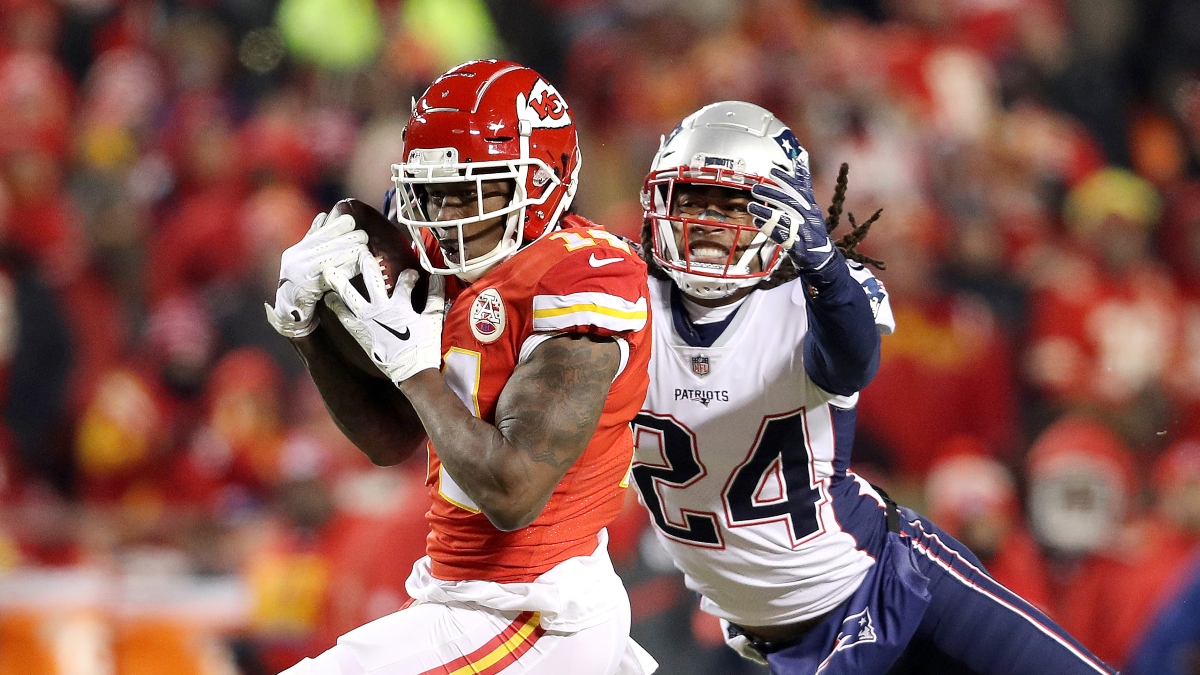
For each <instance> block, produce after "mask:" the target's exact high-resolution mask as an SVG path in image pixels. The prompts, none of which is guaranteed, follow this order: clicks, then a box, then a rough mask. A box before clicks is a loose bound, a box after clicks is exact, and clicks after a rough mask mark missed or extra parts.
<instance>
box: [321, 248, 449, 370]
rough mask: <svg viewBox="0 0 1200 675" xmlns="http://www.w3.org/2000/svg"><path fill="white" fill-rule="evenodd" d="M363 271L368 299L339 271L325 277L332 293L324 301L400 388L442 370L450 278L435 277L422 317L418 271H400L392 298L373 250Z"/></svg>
mask: <svg viewBox="0 0 1200 675" xmlns="http://www.w3.org/2000/svg"><path fill="white" fill-rule="evenodd" d="M359 266H360V269H361V270H362V275H363V281H364V282H365V283H366V286H367V295H368V296H369V299H368V298H364V297H363V296H362V295H360V294H359V292H358V291H356V290H354V287H353V286H351V285H350V277H349V275H347V274H346V273H345V272H343V271H342V270H341V269H339V268H336V267H327V268H325V271H324V273H323V275H324V277H325V281H326V283H328V284H329V287H330V288H331V289H332V290H333V293H332V294H329V295H326V296H325V304H327V305H329V308H330V309H332V310H333V311H334V313H335V314H337V318H338V320H339V321H341V322H342V325H343V326H345V327H346V330H347V331H349V332H350V334H351V335H353V336H354V339H355V341H357V342H358V344H359V346H361V347H362V348H363V351H365V352H366V353H367V356H368V357H370V359H371V361H372V362H373V363H374V364H375V365H376V366H378V368H379V370H380V371H381V372H383V374H384V375H387V377H388V379H389V380H391V381H392V382H393V383H395V384H400V383H401V382H403V381H404V380H407V379H408V378H410V377H412V376H413V375H415V374H417V373H418V372H420V371H422V370H426V369H428V368H440V367H441V365H442V319H443V317H444V316H445V312H446V301H445V287H446V282H445V279H443V278H442V277H440V276H432V277H430V279H429V297H428V299H427V300H426V301H425V310H424V311H422V312H421V313H420V314H417V313H416V312H415V311H414V310H413V307H412V290H413V287H414V286H416V284H417V271H416V270H404V271H403V272H401V273H400V276H399V278H398V279H397V280H396V288H395V289H393V291H392V295H391V297H388V293H387V282H386V281H385V280H384V278H383V272H382V271H381V270H380V269H379V265H378V263H377V262H376V260H375V258H374V257H372V256H371V253H370V251H364V252H363V253H362V254H361V255H360V258H359ZM335 294H336V295H335Z"/></svg>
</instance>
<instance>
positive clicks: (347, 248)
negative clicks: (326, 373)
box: [264, 213, 367, 338]
mask: <svg viewBox="0 0 1200 675" xmlns="http://www.w3.org/2000/svg"><path fill="white" fill-rule="evenodd" d="M366 244H367V233H366V232H363V231H362V230H356V229H354V217H353V216H351V215H350V214H342V215H340V216H338V217H337V218H334V219H333V220H329V217H328V214H325V213H321V214H318V215H317V217H316V218H314V219H313V222H312V226H311V227H309V228H308V232H307V233H306V234H305V235H304V238H303V239H301V240H300V241H299V242H297V243H296V244H294V245H292V247H291V248H289V249H287V250H286V251H284V252H283V256H282V258H281V259H280V265H279V287H278V289H277V290H276V291H275V306H274V307H272V306H270V305H267V304H265V303H264V306H265V307H266V309H267V321H268V322H270V324H271V326H272V327H273V328H274V329H275V330H276V331H277V332H278V333H279V334H280V335H282V336H284V337H289V338H300V337H304V336H305V335H309V334H310V333H312V332H313V331H314V330H316V329H317V321H316V318H315V316H314V312H315V311H316V307H317V301H318V300H320V299H321V296H322V295H324V294H325V292H326V291H328V290H330V288H329V286H328V285H327V284H326V282H325V279H324V278H323V277H322V276H321V271H322V270H324V269H326V268H336V269H338V270H341V271H342V272H344V273H345V274H346V275H347V277H349V276H353V275H355V274H358V271H359V270H358V265H359V259H360V257H361V254H362V253H363V252H366V251H367V245H366Z"/></svg>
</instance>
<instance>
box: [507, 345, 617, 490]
mask: <svg viewBox="0 0 1200 675" xmlns="http://www.w3.org/2000/svg"><path fill="white" fill-rule="evenodd" d="M529 365H530V366H533V367H532V368H527V369H524V372H522V373H521V381H520V382H518V383H512V382H510V385H513V384H516V385H517V386H509V387H507V388H506V390H505V396H504V397H502V401H501V405H500V406H498V409H499V408H503V409H504V410H511V411H513V413H512V415H511V416H509V417H504V418H502V419H499V420H497V422H498V423H497V427H498V428H499V429H500V431H501V432H502V433H503V434H504V436H505V437H506V438H508V439H509V441H510V442H512V443H513V444H514V445H516V446H517V447H519V448H522V449H523V450H524V452H525V453H526V454H527V455H528V456H529V458H530V459H532V460H533V461H535V462H538V463H541V464H547V465H549V466H551V467H554V468H556V469H558V470H563V469H565V468H567V467H569V466H570V465H571V464H573V463H574V462H575V460H576V459H577V458H578V457H579V455H580V454H581V453H582V452H583V450H584V449H585V448H586V447H587V445H588V443H589V442H590V441H591V437H592V434H593V433H594V432H595V430H596V424H597V422H599V420H600V414H601V413H602V412H603V411H604V402H605V400H606V399H607V398H608V389H609V386H610V385H611V383H612V380H613V378H614V377H615V376H616V373H617V368H618V366H619V365H620V350H619V348H617V346H616V344H615V343H614V342H613V341H612V340H610V339H607V338H594V337H590V336H564V337H561V338H554V339H551V340H548V341H546V342H545V343H543V344H542V345H540V346H539V347H538V349H537V350H536V351H535V352H534V359H533V360H532V361H531V362H530V363H529ZM503 399H507V400H503Z"/></svg>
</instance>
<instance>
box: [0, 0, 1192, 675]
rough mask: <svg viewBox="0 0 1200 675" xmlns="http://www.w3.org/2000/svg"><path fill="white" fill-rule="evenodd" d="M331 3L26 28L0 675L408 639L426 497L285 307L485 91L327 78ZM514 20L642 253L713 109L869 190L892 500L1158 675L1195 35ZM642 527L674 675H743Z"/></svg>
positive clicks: (15, 120) (573, 11) (597, 1)
mask: <svg viewBox="0 0 1200 675" xmlns="http://www.w3.org/2000/svg"><path fill="white" fill-rule="evenodd" d="M300 4H302V3H300V2H293V3H288V2H285V3H276V2H273V1H270V0H259V1H257V2H244V3H238V2H223V1H221V0H171V1H165V0H164V1H154V0H94V1H84V0H62V1H60V2H51V1H49V0H0V27H2V33H0V408H2V410H3V416H2V417H0V513H2V514H3V515H2V517H0V675H9V674H10V673H22V674H28V673H46V674H47V675H50V674H53V673H66V672H71V673H72V675H74V673H75V672H87V673H91V672H97V673H101V672H115V673H118V674H120V675H129V674H131V673H143V672H155V673H180V674H188V675H191V674H192V673H195V674H196V675H199V674H201V673H208V672H229V671H228V670H226V671H218V670H215V669H213V668H216V666H213V665H212V664H213V663H227V664H231V665H230V667H234V668H237V669H240V672H244V673H266V672H270V673H274V672H278V670H280V669H282V668H285V667H287V666H289V665H291V663H294V662H295V661H296V660H298V659H299V658H300V657H302V656H305V655H313V654H316V653H318V652H320V651H321V650H323V649H324V648H326V647H328V646H329V645H330V644H332V641H333V639H334V638H335V637H336V636H337V635H339V634H340V633H342V632H344V631H345V630H348V629H349V628H351V627H354V626H356V625H359V624H361V623H363V622H364V621H366V620H368V619H370V618H374V617H377V616H381V615H383V614H386V613H388V612H391V611H394V610H395V609H398V608H399V607H400V606H401V604H403V602H404V601H405V600H406V595H405V593H404V579H405V578H406V577H407V575H408V572H409V569H410V567H411V563H412V561H413V560H415V559H416V558H417V557H419V556H420V555H422V554H423V550H424V534H425V532H426V526H425V522H424V518H423V514H424V511H425V508H426V506H427V497H426V495H425V492H424V488H423V485H422V480H423V475H422V474H423V468H424V467H423V466H422V465H421V462H419V461H418V462H417V463H416V464H415V465H411V466H409V465H406V466H404V467H401V468H400V469H398V470H396V469H393V470H382V469H377V468H374V467H372V466H371V464H370V462H368V461H367V460H366V459H365V458H364V457H363V456H362V455H361V454H360V453H358V452H357V451H356V450H355V449H354V448H353V446H351V445H350V444H349V443H348V441H346V439H345V438H344V437H343V436H342V435H341V433H340V432H339V431H338V430H337V428H336V427H335V426H334V425H333V423H332V421H331V420H330V419H329V417H328V415H327V414H326V412H325V411H324V409H323V407H322V405H321V402H320V398H319V396H318V395H317V394H316V392H315V389H314V388H313V386H312V384H311V381H310V380H309V379H308V377H307V376H306V375H304V371H303V368H302V367H301V366H300V364H299V362H298V360H297V357H296V356H295V355H294V354H293V353H292V351H291V348H290V346H289V345H287V344H286V341H285V340H282V339H280V338H279V337H278V336H277V335H275V333H274V332H273V331H272V330H271V328H270V326H269V325H268V324H267V323H266V321H265V320H264V319H263V316H262V309H261V307H262V302H263V301H264V300H266V299H268V298H270V297H271V296H272V295H273V292H274V288H275V283H276V279H277V272H278V266H279V255H280V253H281V252H282V250H283V249H284V248H285V247H287V246H288V245H290V244H291V243H293V242H295V241H296V240H298V239H299V237H300V236H301V235H302V234H303V233H304V231H305V230H306V229H307V227H308V225H309V222H310V221H311V219H312V217H313V215H314V214H316V213H317V212H318V211H321V210H326V209H328V207H329V206H331V205H332V203H333V202H334V201H335V200H336V199H339V198H341V197H344V196H356V197H359V198H362V199H364V200H367V201H369V202H372V203H379V202H380V200H381V198H382V195H383V193H384V191H385V190H386V189H387V188H388V187H389V175H390V172H389V164H390V163H391V162H392V161H394V160H395V159H396V157H395V154H396V153H397V152H399V147H400V129H401V128H402V127H403V125H404V123H405V120H406V116H407V109H408V101H409V97H410V96H411V95H413V94H419V93H420V92H421V91H422V90H423V87H424V86H425V85H426V84H427V83H428V82H429V81H430V80H431V79H432V77H433V76H435V75H436V74H437V73H439V72H441V70H442V69H443V68H444V67H445V66H447V65H450V63H446V62H445V61H446V60H447V59H451V58H452V57H453V56H455V55H456V54H457V53H458V52H457V51H455V45H453V44H440V45H439V44H438V43H436V42H428V41H423V40H421V39H417V38H418V36H417V33H418V32H419V31H417V29H416V28H415V27H414V26H415V25H416V23H417V22H418V21H419V20H420V17H419V16H418V15H417V11H418V8H419V7H420V6H428V5H431V3H428V2H418V0H409V1H408V2H405V1H404V0H380V2H378V3H376V4H377V7H376V8H375V13H374V14H372V17H373V19H372V20H373V21H375V22H376V23H378V25H379V26H380V27H381V30H382V35H383V37H382V40H381V47H380V50H379V52H378V54H377V55H372V58H371V59H370V60H369V61H367V62H365V63H363V64H361V65H359V66H357V67H354V68H350V69H345V68H342V67H336V68H335V67H332V66H331V65H330V64H323V63H320V62H312V61H311V60H308V59H306V58H303V55H301V54H300V53H298V52H297V50H296V48H295V43H294V42H293V41H290V39H289V36H288V35H287V34H286V31H285V32H282V33H281V32H280V31H279V30H276V29H274V28H271V26H272V25H273V21H275V20H276V13H277V12H283V11H284V8H285V6H291V5H300ZM305 4H308V5H312V6H314V7H318V6H321V5H322V2H318V1H316V0H313V1H312V2H308V3H305ZM323 4H324V6H330V5H335V6H341V5H342V4H345V3H338V2H325V3H323ZM350 4H354V3H350ZM366 4H367V5H369V4H370V3H366ZM454 4H455V5H456V6H462V7H467V6H475V7H476V9H477V10H478V11H479V12H482V11H483V10H482V9H481V8H482V7H483V5H484V3H482V2H471V1H470V0H463V1H462V2H456V3H454ZM497 5H500V7H499V8H497ZM1085 6H1086V7H1087V9H1083V8H1084V7H1085ZM488 7H489V8H490V9H491V11H492V14H491V18H490V20H489V22H488V23H487V25H486V28H487V30H492V31H495V32H496V39H498V40H499V41H500V42H501V43H503V44H504V45H505V52H504V53H505V55H507V56H510V57H513V58H516V59H517V60H520V61H523V62H526V63H528V64H529V65H531V66H533V67H535V68H538V69H541V70H543V71H544V74H546V75H547V76H549V77H550V79H552V80H554V81H556V82H561V83H562V84H561V85H560V89H561V90H562V91H563V92H564V95H565V96H566V97H567V98H568V99H569V100H570V101H571V104H572V106H573V108H574V110H575V111H577V112H576V114H577V118H578V119H577V122H578V124H579V126H580V129H581V134H582V137H581V146H582V154H583V157H584V160H585V161H584V168H583V173H584V175H585V176H587V178H585V179H584V180H583V185H584V186H585V189H584V190H583V191H581V193H580V194H579V196H578V197H577V199H576V208H577V209H578V210H579V211H580V212H582V213H583V214H585V215H587V216H589V217H591V218H594V219H595V220H597V221H598V222H601V223H604V224H605V225H606V226H608V227H609V228H610V229H611V230H613V231H616V232H618V233H620V234H623V235H626V236H629V237H631V238H635V239H637V238H638V237H639V233H640V229H641V211H640V207H639V206H638V192H639V190H640V188H641V182H642V179H643V177H644V176H645V172H646V170H647V167H648V166H649V162H650V159H651V157H652V156H653V154H654V151H655V149H656V148H657V146H658V142H659V137H660V135H661V134H664V133H668V132H669V131H670V130H671V128H672V127H673V126H674V125H675V124H676V123H677V122H678V121H679V120H680V119H682V118H683V117H684V116H685V115H687V114H688V113H690V112H691V111H693V110H694V109H696V108H697V107H699V106H700V105H702V104H705V103H708V102H711V101H717V100H726V99H743V100H748V101H752V102H756V103H759V104H761V105H764V106H766V107H768V108H770V109H771V110H773V111H775V112H776V114H777V115H778V116H779V117H780V118H781V119H783V120H785V121H786V122H787V123H788V124H789V125H790V126H791V127H792V128H793V129H795V131H796V133H797V135H798V136H799V137H800V139H801V140H802V141H803V142H804V143H805V145H806V147H807V148H808V149H809V151H810V153H811V156H812V158H813V162H814V168H815V183H816V188H817V194H818V195H822V194H825V195H828V196H832V186H833V182H834V176H835V175H836V173H837V169H838V166H839V164H840V163H841V162H847V163H849V165H850V188H849V193H848V200H847V210H849V211H851V212H854V213H857V214H860V215H861V216H864V217H865V216H867V215H869V214H870V213H871V212H873V211H874V210H875V209H876V208H879V207H882V208H883V209H884V213H883V216H882V219H881V220H880V222H879V223H877V225H876V226H875V227H874V229H873V230H872V232H871V235H870V237H869V238H868V239H867V240H866V241H865V242H864V244H863V245H862V250H863V251H864V252H866V253H868V254H869V255H871V256H873V257H876V258H880V259H882V260H884V261H886V264H887V268H886V270H885V271H882V272H880V273H879V277H880V279H881V280H882V281H883V282H884V283H885V284H886V286H887V290H888V292H889V293H890V297H891V303H892V306H893V310H894V313H895V317H896V323H897V330H896V332H895V334H894V335H891V336H888V337H886V338H884V340H883V353H882V362H881V366H880V369H879V374H878V376H877V377H876V379H875V381H874V382H873V383H872V384H871V385H870V386H869V387H868V388H867V389H866V390H865V391H864V392H863V393H862V395H861V400H860V404H859V415H858V420H859V431H858V440H857V444H856V448H855V468H856V470H858V471H859V472H860V473H862V474H864V475H867V476H869V477H870V478H871V479H872V480H873V481H875V482H877V483H879V484H881V485H883V486H884V487H886V488H888V489H889V490H890V491H891V492H892V494H893V496H894V497H897V498H898V500H899V501H901V502H903V503H906V504H909V505H912V506H914V507H919V510H924V511H925V512H927V513H928V515H929V516H930V517H932V518H933V519H934V520H935V521H937V522H939V523H942V524H943V525H945V526H946V527H947V529H949V530H950V531H951V532H952V533H953V534H955V535H956V536H958V537H959V538H961V539H962V540H963V541H964V542H966V543H967V544H968V545H969V546H971V548H972V549H973V550H974V551H976V552H977V553H978V554H979V555H980V557H981V558H982V559H983V560H984V561H985V563H986V564H987V565H988V567H989V570H990V571H991V572H992V573H993V575H994V576H995V577H996V578H997V579H998V580H999V581H1001V582H1002V583H1005V584H1006V585H1009V586H1010V587H1011V588H1012V589H1013V590H1015V591H1017V592H1018V593H1020V594H1022V595H1024V596H1025V597H1026V598H1028V599H1029V600H1030V601H1031V602H1034V603H1035V604H1037V605H1039V606H1040V607H1041V608H1042V609H1044V610H1046V611H1047V613H1049V614H1050V615H1051V616H1052V617H1053V618H1055V619H1056V620H1057V621H1059V622H1060V623H1061V624H1062V626H1063V627H1064V628H1066V629H1067V630H1069V631H1071V632H1072V633H1073V634H1074V635H1076V636H1077V637H1078V638H1079V639H1080V640H1081V641H1082V642H1083V643H1084V644H1086V645H1087V646H1088V647H1090V648H1091V649H1092V650H1094V651H1095V653H1096V654H1097V655H1098V656H1101V657H1102V658H1105V659H1106V660H1108V661H1110V662H1111V663H1113V664H1116V665H1122V664H1126V663H1130V662H1131V659H1132V658H1133V655H1134V654H1135V652H1136V651H1137V649H1138V648H1139V645H1140V644H1142V641H1143V640H1144V639H1145V637H1146V635H1145V634H1146V631H1147V630H1148V629H1149V627H1150V626H1151V624H1152V622H1153V621H1154V617H1155V615H1156V614H1157V613H1158V612H1159V611H1160V609H1162V608H1163V607H1164V606H1166V605H1167V604H1168V603H1169V602H1170V601H1171V599H1172V597H1173V596H1174V593H1175V591H1176V589H1178V588H1181V587H1182V586H1183V585H1184V584H1186V583H1187V582H1188V581H1189V580H1188V578H1187V576H1186V572H1187V571H1188V570H1189V569H1192V568H1193V567H1194V565H1191V564H1190V561H1193V560H1194V559H1195V558H1196V556H1197V555H1200V548H1197V545H1198V544H1200V180H1198V179H1197V176H1200V47H1197V46H1196V45H1198V44H1200V22H1196V21H1190V22H1189V21H1188V20H1186V17H1188V16H1195V12H1196V11H1197V4H1196V3H1195V2H1193V1H1190V0H1163V1H1162V2H1158V3H1148V4H1147V3H1137V2H1134V1H1133V0H1104V1H1103V2H1097V3H1073V2H1067V1H1066V0H922V1H920V2H898V1H897V2H890V1H888V0H879V1H862V2H853V1H848V2H838V1H836V0H828V1H825V2H807V1H803V0H746V1H745V2H738V3H732V2H717V1H705V2H698V1H685V0H656V1H655V2H629V1H625V0H612V1H605V0H541V1H539V0H522V1H521V2H514V3H511V5H509V6H508V7H507V9H506V8H505V7H504V6H503V3H490V4H489V5H488ZM522 12H524V13H522ZM1189 12H1191V13H1189ZM514 15H516V18H514ZM483 16H485V17H486V16H487V15H486V14H484V15H483ZM1180 17H1185V18H1182V19H1181V18H1180ZM522 26H525V27H527V28H528V27H532V28H530V29H529V30H522ZM534 29H537V30H534ZM288 49H292V51H293V52H296V53H292V54H290V55H289V54H288V53H287V52H288ZM480 55H482V54H480ZM645 525H646V518H645V516H644V515H643V512H642V509H641V508H640V507H639V506H638V505H637V504H636V502H635V501H634V498H633V497H632V495H631V496H630V497H629V499H628V504H627V509H626V515H625V516H623V517H622V518H621V519H620V520H619V521H618V522H617V523H616V524H614V526H613V527H612V528H611V531H612V548H613V557H614V561H615V562H617V563H618V564H619V565H620V566H621V567H622V570H621V571H622V573H623V575H624V576H625V579H626V581H627V583H628V585H629V588H630V595H631V600H632V602H633V612H634V623H635V626H634V630H635V632H637V631H641V633H640V634H638V639H639V641H640V642H641V643H642V644H643V645H645V646H646V647H647V648H648V649H649V650H650V651H651V652H654V653H655V655H656V656H658V657H659V661H660V662H661V663H662V664H663V670H662V671H660V672H664V673H673V672H710V671H709V670H705V669H706V668H711V669H713V670H712V671H711V672H716V671H717V670H718V669H720V670H722V672H730V671H732V670H734V669H736V668H749V667H750V666H748V665H744V664H740V663H739V662H738V661H737V657H736V656H734V655H733V654H732V652H728V651H726V650H725V648H724V647H723V645H722V644H721V638H720V635H719V632H718V631H719V629H718V628H717V626H716V622H715V619H711V618H710V617H707V616H706V615H701V614H699V613H697V612H695V604H696V603H695V600H694V598H693V597H692V596H691V595H690V594H689V593H688V592H687V591H686V590H685V589H684V588H683V586H682V582H681V581H680V579H679V577H678V576H677V575H676V574H675V573H674V572H673V571H671V570H670V569H669V561H668V562H667V563H666V564H665V565H664V563H663V555H662V554H661V552H659V551H656V550H655V548H654V546H655V545H654V544H653V538H652V537H643V536H642V535H643V534H645V533H644V531H643V530H644V527H645ZM214 579H215V580H227V581H228V582H229V585H228V586H227V587H223V588H227V589H228V602H227V603H225V604H224V605H223V606H222V607H220V608H218V609H215V610H214V609H213V608H212V607H210V606H209V605H210V604H211V603H209V604H206V603H204V602H201V601H198V600H196V599H195V596H196V592H195V589H197V588H202V587H203V588H206V587H204V586H203V584H204V583H207V582H211V581H212V580H214ZM139 584H140V585H139ZM156 584H157V585H156ZM31 588H32V589H34V590H29V589H31ZM79 588H91V589H93V590H95V589H99V590H95V592H90V593H85V592H78V589H79ZM64 589H65V590H64ZM139 589H141V590H140V591H139ZM146 589H161V590H160V591H152V592H146ZM64 593H65V594H66V595H69V596H71V597H72V598H74V600H73V601H71V602H65V601H63V599H62V597H61V596H63V595H64ZM200 595H203V593H201V594H200ZM172 599H174V600H172ZM680 618H683V619H684V620H682V621H680V620H679V619H680ZM48 625H50V626H54V627H56V628H55V629H54V630H53V631H48V630H47V629H46V626H48ZM72 631H74V632H72ZM89 631H90V632H89ZM80 635H87V636H91V637H90V638H88V639H81V638H80V637H79V636H80ZM89 640H90V641H89ZM63 645H75V647H74V649H75V650H76V651H79V650H84V649H85V648H86V649H101V651H103V652H104V653H105V654H106V656H105V657H103V658H106V659H108V662H109V663H111V664H114V665H113V666H112V670H94V671H92V670H88V671H69V670H63V668H64V667H65V666H62V665H61V663H62V659H64V658H66V659H71V658H76V659H85V658H86V657H84V656H80V655H78V654H76V655H75V656H71V655H69V654H68V655H67V656H63V653H64V652H63V650H64V649H66V650H67V651H68V652H69V651H70V650H71V649H72V648H70V647H63ZM80 645H84V646H80ZM97 645H99V646H98V647H97ZM56 649H57V650H58V651H57V652H56ZM698 655H699V656H698ZM703 655H709V656H708V657H704V656H703ZM96 658H101V657H96ZM729 659H732V660H729ZM164 663H170V664H172V665H171V666H170V668H175V670H170V669H169V668H168V669H166V670H164V667H165V666H163V665H162V664H164ZM55 664H59V665H55ZM234 672H239V671H238V670H235V671H234ZM747 672H751V671H747ZM1181 672H1184V671H1181Z"/></svg>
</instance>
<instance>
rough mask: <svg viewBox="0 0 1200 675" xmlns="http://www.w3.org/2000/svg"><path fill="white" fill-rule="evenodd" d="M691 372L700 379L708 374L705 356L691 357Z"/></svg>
mask: <svg viewBox="0 0 1200 675" xmlns="http://www.w3.org/2000/svg"><path fill="white" fill-rule="evenodd" d="M692 372H693V373H695V374H697V375H699V376H700V377H704V376H705V375H707V374H708V357H707V356H693V357H692Z"/></svg>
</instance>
